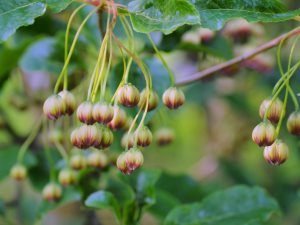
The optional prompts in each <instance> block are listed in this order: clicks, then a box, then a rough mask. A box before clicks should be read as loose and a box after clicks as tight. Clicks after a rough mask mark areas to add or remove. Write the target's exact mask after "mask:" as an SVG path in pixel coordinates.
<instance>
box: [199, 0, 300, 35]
mask: <svg viewBox="0 0 300 225" xmlns="http://www.w3.org/2000/svg"><path fill="white" fill-rule="evenodd" d="M195 6H196V8H197V9H198V11H199V14H200V17H201V23H202V24H201V26H202V27H206V28H209V29H212V30H217V29H220V28H222V27H223V26H224V24H225V22H227V21H228V20H231V19H235V18H244V19H246V20H248V21H249V22H279V21H285V20H289V19H292V18H293V17H295V16H297V15H299V14H300V10H299V9H298V10H294V11H284V10H283V8H284V7H283V6H282V4H281V3H280V2H279V1H277V0H276V1H273V0H261V1H256V0H229V1H223V0H212V1H209V2H207V1H205V0H196V3H195Z"/></svg>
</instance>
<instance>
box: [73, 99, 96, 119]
mask: <svg viewBox="0 0 300 225" xmlns="http://www.w3.org/2000/svg"><path fill="white" fill-rule="evenodd" d="M77 118H78V119H79V121H80V122H82V123H85V124H93V123H94V122H95V121H94V119H93V104H92V103H91V102H89V101H85V102H83V103H81V104H80V105H79V106H78V108H77Z"/></svg>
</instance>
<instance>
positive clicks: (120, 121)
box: [107, 105, 126, 130]
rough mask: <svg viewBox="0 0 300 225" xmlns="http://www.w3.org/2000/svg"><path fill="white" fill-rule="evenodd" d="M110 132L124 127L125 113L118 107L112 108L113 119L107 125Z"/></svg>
mask: <svg viewBox="0 0 300 225" xmlns="http://www.w3.org/2000/svg"><path fill="white" fill-rule="evenodd" d="M107 125H108V127H110V128H111V129H112V130H119V129H122V128H123V127H124V126H125V125H126V113H125V112H124V110H123V109H121V108H120V107H118V106H116V105H115V106H114V117H113V119H112V121H110V122H109V123H108V124H107Z"/></svg>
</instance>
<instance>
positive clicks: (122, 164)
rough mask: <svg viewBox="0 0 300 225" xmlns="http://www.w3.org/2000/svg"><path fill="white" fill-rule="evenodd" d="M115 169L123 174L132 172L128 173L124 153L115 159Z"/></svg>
mask: <svg viewBox="0 0 300 225" xmlns="http://www.w3.org/2000/svg"><path fill="white" fill-rule="evenodd" d="M116 164H117V168H118V169H119V170H120V171H121V172H122V173H124V174H130V173H131V172H132V171H130V170H129V169H128V167H127V163H126V158H125V152H123V153H121V154H120V155H119V156H118V158H117V162H116Z"/></svg>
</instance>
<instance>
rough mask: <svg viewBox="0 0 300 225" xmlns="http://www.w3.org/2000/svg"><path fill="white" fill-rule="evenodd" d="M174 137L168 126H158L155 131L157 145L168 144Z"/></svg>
mask: <svg viewBox="0 0 300 225" xmlns="http://www.w3.org/2000/svg"><path fill="white" fill-rule="evenodd" d="M174 138H175V135H174V131H173V130H172V129H170V128H160V129H159V130H157V131H156V132H155V139H156V143H157V145H159V146H165V145H168V144H170V143H171V142H172V141H173V140H174Z"/></svg>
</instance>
